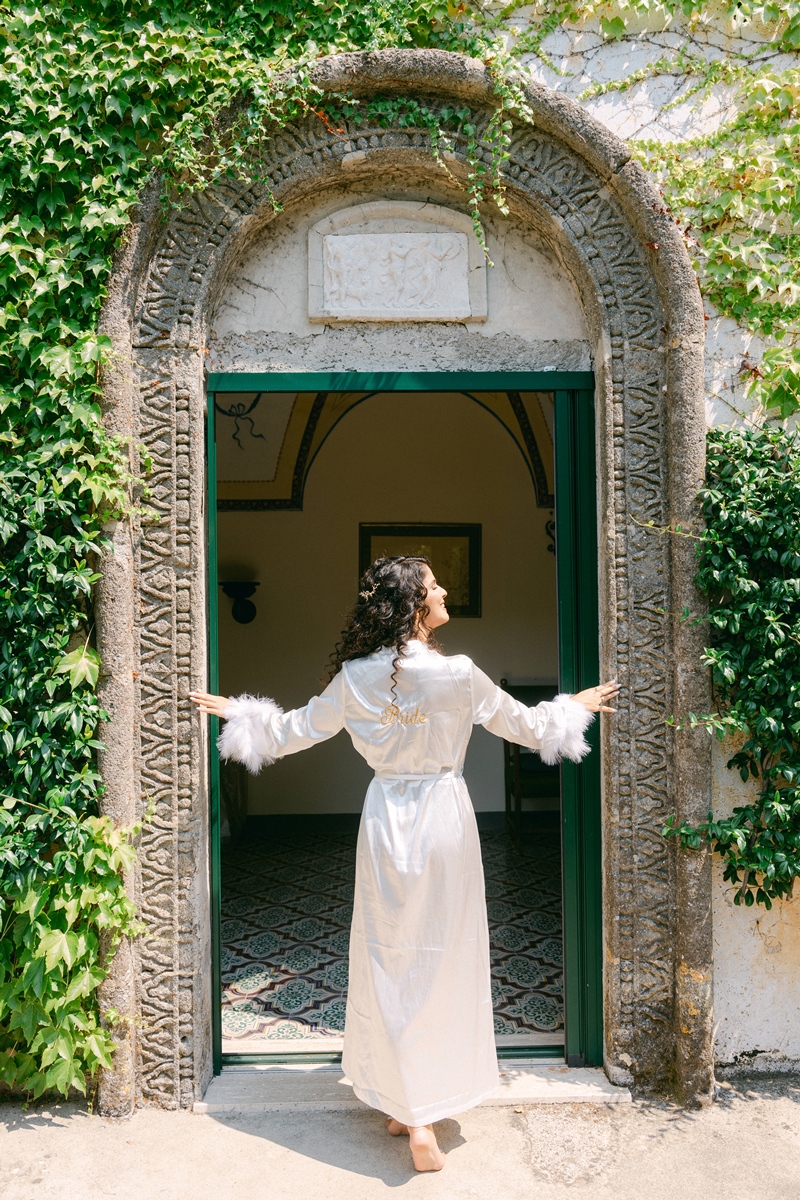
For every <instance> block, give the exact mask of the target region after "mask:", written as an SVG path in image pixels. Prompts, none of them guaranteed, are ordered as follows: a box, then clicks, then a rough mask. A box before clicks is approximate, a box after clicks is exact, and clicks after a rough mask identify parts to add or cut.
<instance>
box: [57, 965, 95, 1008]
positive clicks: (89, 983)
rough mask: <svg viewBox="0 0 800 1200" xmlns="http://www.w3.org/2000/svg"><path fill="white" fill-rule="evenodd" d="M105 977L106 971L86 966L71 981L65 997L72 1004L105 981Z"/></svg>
mask: <svg viewBox="0 0 800 1200" xmlns="http://www.w3.org/2000/svg"><path fill="white" fill-rule="evenodd" d="M104 977H105V972H104V971H101V970H100V969H99V968H97V967H86V968H85V969H84V970H83V971H79V972H78V974H77V975H76V976H75V978H74V979H72V980H71V981H70V985H69V987H68V988H67V990H66V992H65V993H64V999H65V1000H66V1002H67V1003H68V1004H70V1003H71V1002H72V1001H73V1000H77V999H78V998H79V997H80V996H88V995H90V994H91V993H92V992H93V991H94V990H95V988H96V987H98V985H99V984H101V983H102V982H103V979H104Z"/></svg>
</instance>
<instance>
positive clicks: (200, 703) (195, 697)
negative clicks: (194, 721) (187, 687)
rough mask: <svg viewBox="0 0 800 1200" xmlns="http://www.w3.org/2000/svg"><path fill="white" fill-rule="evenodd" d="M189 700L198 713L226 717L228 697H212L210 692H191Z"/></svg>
mask: <svg viewBox="0 0 800 1200" xmlns="http://www.w3.org/2000/svg"><path fill="white" fill-rule="evenodd" d="M189 699H190V700H191V702H192V704H194V705H195V707H196V708H197V711H198V712H201V713H210V715H211V716H212V717H224V716H225V709H226V708H227V705H228V697H227V696H210V695H209V694H208V692H189Z"/></svg>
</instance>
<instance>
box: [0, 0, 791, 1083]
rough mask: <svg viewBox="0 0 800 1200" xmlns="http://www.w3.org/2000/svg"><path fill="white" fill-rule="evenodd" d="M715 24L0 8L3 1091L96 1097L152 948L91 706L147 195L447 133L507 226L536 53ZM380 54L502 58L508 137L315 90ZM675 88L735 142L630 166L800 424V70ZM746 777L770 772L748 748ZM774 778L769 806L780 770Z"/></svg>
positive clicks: (122, 455)
mask: <svg viewBox="0 0 800 1200" xmlns="http://www.w3.org/2000/svg"><path fill="white" fill-rule="evenodd" d="M711 7H712V6H711V5H710V4H708V3H706V2H705V0H682V2H680V3H678V2H677V0H663V2H662V3H661V4H658V5H657V4H655V3H651V2H650V0H615V2H614V3H613V4H600V3H582V2H581V0H574V2H573V3H562V2H561V0H545V2H543V3H535V4H534V5H533V6H532V7H531V6H527V7H526V9H525V28H524V29H522V30H520V29H517V27H516V25H515V21H518V20H519V19H520V8H521V5H520V4H519V3H516V2H512V3H507V4H496V3H488V2H486V3H484V2H481V0H475V2H473V3H466V2H458V0H370V2H369V3H367V2H365V0H304V2H303V3H302V4H301V3H298V0H248V2H247V3H242V4H237V3H235V0H183V2H181V0H156V2H155V3H153V2H145V0H49V2H42V3H39V4H36V3H29V4H25V3H22V4H19V3H10V2H9V0H0V41H2V46H3V60H2V64H1V65H0V380H2V384H0V594H1V595H2V630H0V742H1V743H2V746H3V755H2V759H1V760H0V793H1V795H0V805H1V807H0V1082H2V1083H4V1084H5V1085H6V1086H7V1087H9V1088H11V1089H14V1090H23V1091H27V1092H30V1093H33V1094H40V1093H41V1092H42V1091H43V1090H45V1089H50V1088H55V1089H58V1090H60V1091H61V1092H63V1093H66V1092H67V1091H68V1090H69V1089H70V1088H79V1089H84V1088H86V1087H87V1086H88V1085H89V1083H90V1082H91V1079H92V1077H93V1075H94V1073H95V1072H96V1070H97V1069H98V1067H101V1066H105V1065H108V1062H109V1055H110V1053H111V1050H112V1045H113V1043H112V1038H111V1032H112V1031H111V1024H113V1019H114V1018H113V1013H112V1014H107V1015H106V1016H105V1017H104V1018H103V1019H102V1020H101V1018H100V1013H99V1006H98V988H99V986H100V984H101V982H102V979H103V977H104V974H105V972H106V970H107V967H108V963H109V961H110V956H111V955H112V954H113V951H114V947H115V944H116V943H117V942H118V940H119V938H120V937H122V936H125V935H128V934H131V933H133V932H135V931H136V928H137V926H136V924H135V918H134V914H133V910H132V907H131V905H130V902H129V900H128V898H127V895H126V892H125V888H124V882H123V876H124V871H125V869H126V868H127V867H128V866H129V864H130V862H131V861H132V860H131V855H132V854H133V850H132V844H133V839H134V838H135V835H136V832H137V830H136V829H131V830H116V831H115V830H113V829H112V827H111V825H110V824H109V822H108V821H106V820H104V819H102V818H100V817H99V816H98V801H99V799H100V797H101V795H102V783H101V780H100V777H99V774H98V771H97V768H96V752H97V750H98V748H99V746H100V745H101V742H102V725H103V722H104V720H105V719H106V714H105V713H104V712H103V710H102V708H101V706H100V704H99V702H98V699H97V694H96V687H97V683H98V678H99V672H100V671H101V670H102V664H101V663H100V661H99V658H98V655H97V653H96V651H95V649H94V647H93V644H92V643H93V625H92V604H91V601H92V588H93V585H94V583H95V582H96V580H97V561H98V556H99V555H100V554H101V553H102V549H103V546H104V537H105V533H104V530H105V528H106V526H107V524H108V522H109V521H112V520H114V519H117V518H119V517H121V516H124V515H125V514H127V513H129V512H130V510H131V505H132V503H133V501H132V494H133V493H132V486H131V485H132V482H133V481H132V479H131V476H130V474H129V470H128V462H129V448H128V447H127V446H126V445H125V444H124V443H122V442H121V441H120V440H119V439H115V438H112V437H110V436H109V435H108V433H107V432H106V430H105V428H104V425H103V421H102V413H101V408H100V381H101V373H102V370H103V366H104V363H105V362H106V361H107V358H108V354H109V351H110V343H109V341H108V339H106V338H104V337H103V336H100V335H98V318H99V315H100V311H101V308H102V305H103V302H104V299H105V296H106V286H107V280H108V278H109V274H110V271H111V263H112V256H113V254H114V251H115V248H116V246H117V245H118V243H119V240H120V238H121V236H123V234H124V230H125V228H126V226H127V225H128V223H129V221H130V219H131V216H132V213H133V210H134V208H135V205H136V203H137V200H138V197H139V195H140V193H141V191H142V188H143V187H144V186H145V184H146V183H148V181H150V180H151V179H152V178H154V177H157V176H160V177H161V178H162V179H163V181H164V182H163V189H162V200H163V204H164V206H165V208H167V207H169V206H173V205H179V204H181V203H183V202H185V198H186V195H187V192H189V191H191V190H193V189H197V188H201V187H206V186H208V185H210V184H213V183H214V182H215V181H216V180H219V179H221V178H223V177H226V176H231V175H233V176H241V177H248V178H252V176H253V172H254V171H255V172H256V173H257V171H258V163H259V160H260V149H261V147H262V145H263V143H264V141H265V139H266V138H267V137H268V136H269V135H270V132H271V131H272V130H273V129H274V128H275V126H276V125H279V124H282V123H285V122H286V121H288V120H291V119H295V118H298V117H306V118H308V119H317V120H320V121H322V122H323V123H325V124H328V125H331V124H333V125H334V126H336V125H337V124H338V123H341V124H342V125H344V124H348V125H355V126H356V127H357V126H358V125H359V123H361V122H364V123H366V122H378V123H382V122H383V123H390V122H399V123H401V124H407V125H408V126H409V128H414V129H419V130H421V131H423V132H424V133H425V134H426V136H427V137H428V140H429V145H430V147H431V152H432V154H433V156H434V158H435V159H436V160H437V162H438V163H439V164H440V166H441V168H442V170H443V171H447V170H449V169H450V168H449V166H448V163H449V162H450V161H451V158H450V149H451V143H452V140H453V139H454V138H455V137H457V138H458V139H459V140H460V143H461V145H462V146H465V147H466V154H467V163H468V170H467V175H468V179H467V191H468V203H469V206H470V209H471V211H472V215H473V219H474V221H475V222H476V228H479V225H480V222H479V213H480V209H481V206H482V205H483V204H484V203H486V202H487V201H488V200H493V201H495V202H496V203H497V204H498V205H499V206H500V208H501V209H502V208H504V199H503V165H504V162H505V160H506V158H507V155H508V145H509V139H510V136H511V133H512V126H513V122H514V121H518V122H520V121H521V122H525V121H528V120H530V119H531V114H530V112H529V111H528V109H527V106H526V102H525V97H524V92H523V89H522V86H521V83H520V79H521V78H522V77H523V76H521V75H518V74H515V72H516V71H517V69H518V68H519V66H520V64H522V65H523V66H524V63H525V61H526V56H527V57H531V56H532V57H535V58H536V59H537V60H542V61H545V60H546V59H547V53H546V50H545V42H546V39H547V36H548V35H549V34H550V33H552V32H554V31H556V30H558V29H570V30H573V31H574V30H579V29H581V28H583V27H589V26H590V27H592V28H596V29H597V30H599V34H600V36H601V37H603V38H605V39H609V40H624V39H625V38H635V37H636V36H637V32H636V30H637V28H638V27H637V25H636V22H637V21H641V20H643V19H648V20H649V19H657V20H660V21H662V23H664V22H666V23H669V21H670V20H672V18H673V17H678V16H679V17H681V19H685V20H688V21H689V22H691V21H694V20H697V21H702V20H704V19H705V13H706V10H708V9H710V8H711ZM728 15H729V17H730V19H731V20H733V21H738V22H742V21H744V22H748V21H750V22H753V21H759V22H760V23H761V27H763V29H764V30H765V31H766V32H765V34H764V36H765V38H766V39H767V42H769V39H772V42H771V44H773V45H774V47H775V49H776V51H778V50H779V51H781V52H782V53H784V54H785V53H787V52H788V53H791V52H794V51H795V50H796V49H797V48H798V46H800V3H798V2H797V0H790V2H789V3H783V4H781V5H780V6H778V5H774V4H766V5H765V4H761V5H757V4H755V3H752V2H751V0H737V2H736V3H732V4H731V5H730V9H729V13H728ZM386 47H416V48H423V49H424V48H435V49H447V50H457V51H459V52H461V53H465V54H468V55H473V56H476V57H478V58H480V59H481V60H483V61H484V62H485V63H486V64H487V66H488V68H489V71H490V73H491V76H492V79H493V80H494V86H495V91H496V94H497V107H496V109H495V110H494V112H493V113H492V115H491V117H490V119H489V121H488V124H487V125H485V126H482V127H481V128H478V126H477V124H476V121H475V119H474V117H473V115H472V114H471V113H470V112H469V110H468V109H467V108H459V107H450V108H448V107H441V108H440V107H437V108H435V109H434V108H433V107H432V106H429V105H427V104H425V103H424V102H423V101H422V100H418V99H412V98H408V97H406V98H403V97H399V98H398V97H392V98H379V99H377V100H373V101H370V102H369V103H366V104H364V103H361V102H357V101H355V100H353V99H352V98H350V97H348V96H346V95H342V96H339V97H331V96H325V97H323V96H322V94H321V93H320V92H319V90H318V89H317V88H316V87H315V85H314V84H313V81H312V74H311V66H312V64H313V63H314V61H315V60H316V59H317V58H319V56H320V55H323V54H329V53H336V52H340V51H349V50H380V49H383V48H386ZM664 71H666V72H667V73H672V74H676V73H677V74H679V75H681V77H683V78H685V80H686V86H687V88H688V89H692V88H694V89H695V90H702V89H703V88H706V89H708V88H711V87H714V86H717V85H720V84H721V85H724V86H726V87H729V88H730V89H732V100H731V116H730V119H728V120H727V121H726V122H724V123H722V124H721V125H720V127H719V128H718V130H717V132H716V133H714V134H713V135H708V136H707V137H705V138H696V139H690V140H689V141H687V142H686V143H683V144H681V145H680V146H679V147H675V146H668V145H665V144H660V143H658V144H656V143H645V142H642V143H641V144H640V145H639V146H638V148H637V152H638V153H639V154H640V156H641V157H642V160H643V161H644V162H645V165H646V166H647V168H648V169H649V170H651V171H654V172H656V173H657V174H658V175H659V178H660V180H661V184H662V187H663V189H664V197H665V203H667V204H668V205H670V206H671V208H672V210H673V212H674V213H675V215H676V218H677V219H678V221H679V224H680V226H681V228H682V229H684V233H685V236H686V238H687V241H688V243H689V245H690V247H691V249H692V252H693V253H694V255H695V260H696V263H697V267H698V271H699V272H700V273H701V278H702V279H703V281H704V287H705V290H706V292H707V294H708V296H709V298H710V299H712V301H713V303H714V304H715V305H716V306H717V307H718V308H719V310H720V311H721V312H722V313H724V314H726V315H729V316H732V317H734V318H735V319H736V320H737V321H739V322H741V323H742V324H744V325H747V326H749V327H750V328H752V329H754V330H758V331H761V332H763V333H765V334H768V335H769V336H771V337H772V338H773V339H774V340H775V343H776V344H775V346H774V347H773V349H771V350H770V351H769V352H768V354H767V355H765V356H764V357H763V359H762V361H761V362H760V363H748V364H747V368H746V369H747V371H748V372H749V374H750V375H751V376H752V379H753V381H754V386H755V387H756V388H758V389H760V393H761V396H762V400H763V403H764V406H765V408H767V409H770V410H772V409H777V411H779V412H780V413H782V414H786V413H789V412H791V411H793V410H794V409H796V408H798V407H800V391H798V386H797V379H798V374H797V372H798V359H797V350H796V348H795V346H794V341H793V339H794V337H795V335H796V321H797V315H798V303H800V299H799V297H798V292H797V285H796V278H797V272H796V265H797V258H798V242H797V235H796V233H795V232H794V231H795V229H796V228H797V216H798V214H797V205H798V199H797V195H798V189H797V183H798V179H797V172H798V137H797V102H798V91H799V90H800V82H799V81H798V76H797V71H796V68H795V69H794V70H793V69H788V70H787V69H780V70H779V69H778V68H777V67H770V66H769V65H766V66H765V65H764V63H763V62H761V61H759V62H755V61H753V62H750V61H745V59H741V61H740V60H738V59H737V60H736V61H735V62H731V63H730V64H729V65H728V66H725V65H724V64H722V65H717V66H715V65H713V64H709V63H708V62H707V61H706V60H705V59H704V60H703V61H702V62H701V61H700V58H699V57H698V56H697V55H692V54H691V53H689V52H688V51H685V52H684V51H676V52H675V53H674V54H673V55H671V56H669V60H668V62H664V63H660V64H659V63H655V64H653V65H652V66H651V67H649V68H647V69H646V73H647V72H649V76H648V77H650V76H653V77H654V76H655V75H657V74H659V73H663V72H664ZM726 71H727V74H725V72H726ZM523 75H524V72H523ZM644 77H645V76H642V78H644ZM635 82H636V80H635V79H634V77H630V78H629V79H628V80H627V81H626V80H623V81H621V82H619V83H618V84H617V85H615V86H617V87H619V88H624V87H625V86H631V85H633V84H634V83H635ZM604 86H606V85H604ZM593 94H596V90H595V93H593ZM223 114H224V118H223ZM487 149H488V154H487V153H485V151H486V150H487ZM764 436H771V435H766V434H765V435H764ZM748 444H749V443H748ZM732 452H733V451H732ZM709 503H710V502H709ZM720 537H722V538H723V541H724V537H723V534H720ZM720 545H722V542H721V543H720ZM720 553H722V550H720ZM715 669H716V667H715ZM780 678H782V677H779V676H776V679H780ZM776 686H778V684H776ZM781 686H782V684H781ZM731 711H734V710H733V709H732V710H731ZM737 711H738V710H737ZM742 711H743V710H742ZM729 723H730V722H729ZM759 745H761V743H759ZM752 761H753V763H756V762H758V763H759V770H761V771H762V773H763V772H764V769H765V768H764V766H763V763H762V761H761V760H760V759H759V758H758V754H757V753H756V751H755V750H754V751H753V759H752ZM764 761H765V762H767V767H766V771H767V774H769V772H772V774H769V778H770V780H771V781H773V782H776V781H777V779H778V777H777V776H776V775H775V774H774V764H772V760H771V759H769V760H767V759H765V760H764ZM781 761H782V762H785V763H788V762H789V759H788V757H787V754H784V756H783V758H782V759H781ZM748 762H749V760H748ZM749 769H750V767H749V766H748V770H749ZM763 777H764V778H766V777H767V775H763ZM786 783H787V786H789V783H790V781H789V780H788V777H787V780H786ZM781 786H782V785H781ZM781 803H783V801H781ZM770 811H772V810H770ZM681 836H686V837H690V836H694V835H693V834H689V833H685V831H682V833H681ZM748 836H749V835H748ZM748 844H749V843H748ZM759 844H760V843H759ZM737 845H738V842H737ZM754 845H755V843H754ZM752 869H756V868H752ZM748 870H751V868H748ZM762 875H764V878H766V876H765V874H764V873H762ZM781 878H783V876H781ZM778 886H779V885H778V884H777V883H775V884H773V883H771V882H768V886H767V887H766V888H764V887H763V886H762V891H763V893H764V896H766V897H768V896H770V895H777V894H785V893H779V892H778V891H777V890H776V888H777V887H778ZM748 889H750V890H748V891H747V892H746V895H750V894H751V891H752V889H751V888H750V885H749V884H748ZM770 889H772V890H770ZM755 894H756V897H757V898H759V896H758V892H757V891H756V893H755Z"/></svg>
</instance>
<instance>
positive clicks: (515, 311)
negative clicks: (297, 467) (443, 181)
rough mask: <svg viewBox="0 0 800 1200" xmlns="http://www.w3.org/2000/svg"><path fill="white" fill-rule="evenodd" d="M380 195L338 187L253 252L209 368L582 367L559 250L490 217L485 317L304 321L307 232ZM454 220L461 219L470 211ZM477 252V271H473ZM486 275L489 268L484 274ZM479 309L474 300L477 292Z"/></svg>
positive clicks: (585, 349) (584, 333)
mask: <svg viewBox="0 0 800 1200" xmlns="http://www.w3.org/2000/svg"><path fill="white" fill-rule="evenodd" d="M384 198H385V199H390V200H402V201H409V200H412V201H426V200H427V201H430V197H429V196H423V195H419V194H416V195H415V194H412V193H409V192H407V193H405V194H400V195H398V194H389V195H388V196H387V197H380V196H378V195H376V194H375V193H374V192H370V193H368V194H365V193H364V192H363V191H360V192H359V191H356V190H355V189H353V190H349V189H337V190H336V191H332V192H330V193H328V194H326V196H325V197H324V199H323V200H322V202H320V201H319V200H317V201H316V203H312V204H308V205H306V206H305V207H304V208H298V209H296V210H294V211H292V212H291V213H286V214H284V215H283V216H282V218H281V220H280V221H278V222H275V224H274V225H272V226H270V227H269V228H268V229H267V230H266V231H265V233H264V236H263V237H262V238H260V239H259V240H258V241H257V243H256V244H255V245H254V246H253V247H252V248H251V250H250V252H249V253H248V255H247V256H246V258H245V259H244V260H243V261H242V262H241V263H240V264H239V265H238V267H237V269H236V271H235V272H234V273H233V276H232V278H231V281H230V283H229V284H228V286H227V288H226V289H225V290H224V292H223V294H222V296H221V299H220V302H219V305H218V307H217V310H216V313H215V315H214V317H213V320H212V331H211V334H210V337H209V357H208V369H209V370H211V371H232V370H245V369H249V370H259V369H260V370H268V369H269V370H287V369H288V370H291V369H294V370H304V369H305V370H316V371H322V370H331V371H332V370H343V369H347V370H356V369H357V370H362V371H366V370H404V369H405V370H411V369H416V370H424V369H428V370H448V369H449V370H453V369H461V370H463V369H464V365H465V363H469V364H470V367H471V369H473V370H492V369H494V370H536V369H538V370H545V369H548V368H553V369H559V370H586V369H589V368H590V365H591V358H590V352H589V342H588V336H589V335H588V330H587V326H586V321H585V319H584V315H583V310H582V307H581V303H580V299H579V297H578V295H577V292H576V290H575V288H574V286H573V284H572V282H571V280H569V279H568V278H567V277H566V275H565V274H564V272H563V270H562V268H561V265H560V264H559V262H558V261H557V259H556V258H555V256H554V255H553V253H552V251H551V250H550V249H549V248H548V247H547V246H546V245H545V244H544V242H543V241H542V240H541V239H540V238H538V237H537V236H536V235H535V234H534V233H532V232H531V230H529V229H526V228H525V227H524V226H522V225H521V224H520V223H519V222H516V221H513V220H509V219H507V218H505V217H502V216H501V215H500V214H499V213H498V214H496V216H495V217H493V218H492V219H490V220H487V222H486V240H487V244H488V249H489V255H490V258H491V260H492V262H493V263H494V266H492V267H489V268H488V270H487V272H486V275H487V278H486V294H487V315H486V320H484V321H480V322H476V323H469V324H467V323H463V324H458V325H456V326H447V327H445V326H442V327H437V326H436V325H434V324H432V323H431V322H429V321H428V322H415V323H410V324H406V323H403V324H398V323H386V324H384V325H383V326H381V327H379V328H375V327H371V326H364V325H362V324H361V323H359V324H358V325H353V324H344V325H341V326H340V327H338V323H337V322H335V321H332V322H330V323H325V322H323V323H319V321H315V320H311V319H309V315H308V298H307V283H306V281H307V278H308V235H309V231H310V230H311V228H312V226H313V225H315V224H317V223H318V222H320V221H321V220H322V219H323V218H324V217H329V216H330V215H331V214H332V213H338V212H340V211H341V210H342V209H343V208H344V207H345V206H346V205H347V204H351V205H360V204H363V203H366V202H369V201H372V202H375V201H378V200H379V199H384ZM454 215H458V216H463V213H458V214H455V213H454ZM473 258H474V251H473V253H472V254H471V256H470V266H471V267H472V266H474V265H475V263H474V261H473ZM482 269H483V268H482ZM470 303H471V305H472V306H473V311H474V310H475V309H476V308H477V307H478V301H477V299H476V298H475V296H474V295H473V292H472V291H471V294H470Z"/></svg>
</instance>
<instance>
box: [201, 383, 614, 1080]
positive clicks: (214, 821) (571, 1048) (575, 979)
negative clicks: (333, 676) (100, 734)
mask: <svg viewBox="0 0 800 1200" xmlns="http://www.w3.org/2000/svg"><path fill="white" fill-rule="evenodd" d="M207 389H208V401H207V471H208V490H207V496H208V507H207V531H206V544H207V550H208V620H209V638H208V649H209V663H208V678H209V688H210V690H211V691H212V692H216V691H217V689H218V687H219V662H218V626H217V612H218V596H217V591H218V583H217V497H216V440H215V420H214V400H215V396H216V393H218V392H294V391H304V392H311V391H320V392H322V391H324V392H376V391H382V392H463V391H468V392H495V391H497V392H501V391H502V392H505V391H524V392H553V393H554V394H555V459H556V464H555V465H556V509H555V516H556V551H557V553H556V570H557V587H558V601H557V603H558V628H559V633H558V640H559V678H560V687H561V688H562V690H564V691H567V692H576V691H580V690H581V689H582V688H584V687H590V686H592V685H593V684H594V683H596V682H597V681H598V670H599V625H598V608H597V590H598V588H597V517H596V512H597V508H596V484H595V457H594V376H593V374H592V373H591V372H590V371H474V372H444V371H420V372H415V373H404V372H396V373H395V372H384V373H380V374H378V373H369V374H367V373H361V372H355V371H353V372H350V371H348V372H304V373H296V372H272V373H269V374H261V373H258V374H256V373H250V372H227V373H214V374H210V375H209V376H208V380H207ZM217 725H218V722H217V719H216V718H211V719H210V728H209V743H210V763H209V774H210V805H211V811H210V815H209V824H210V834H211V954H212V1036H213V1066H214V1074H215V1075H217V1074H219V1072H220V1071H221V1069H222V1065H223V1056H222V1028H221V1012H222V1010H221V1000H222V996H221V966H220V959H221V938H220V914H221V857H220V855H221V846H220V794H219V755H218V753H217V748H216V735H217ZM588 737H589V741H590V743H591V745H592V747H593V749H594V750H595V751H596V752H595V753H594V754H591V755H590V756H589V757H588V758H587V760H586V761H585V762H584V763H582V764H580V765H579V766H577V765H575V764H574V763H565V764H564V765H563V766H562V771H561V787H562V796H561V805H562V823H561V824H562V879H563V921H564V983H565V1026H566V1039H565V1056H566V1061H567V1063H568V1065H569V1066H584V1065H587V1066H589V1065H600V1064H601V1063H602V1061H603V1024H602V1021H603V1002H602V927H601V911H602V910H601V857H600V855H601V840H600V839H601V828H600V761H599V740H598V730H597V722H595V723H594V725H593V726H592V729H591V730H590V732H589V735H588ZM550 1052H551V1053H552V1051H550ZM516 1053H517V1054H518V1053H519V1052H518V1051H517V1052H516ZM263 1057H264V1056H263V1055H252V1056H251V1055H236V1056H235V1061H237V1062H241V1061H247V1060H248V1059H252V1060H253V1061H257V1059H258V1058H263ZM269 1057H272V1056H269ZM313 1057H315V1058H320V1057H326V1058H327V1057H330V1056H327V1055H326V1056H320V1055H314V1056H313ZM225 1061H228V1059H227V1058H226V1060H225Z"/></svg>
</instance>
